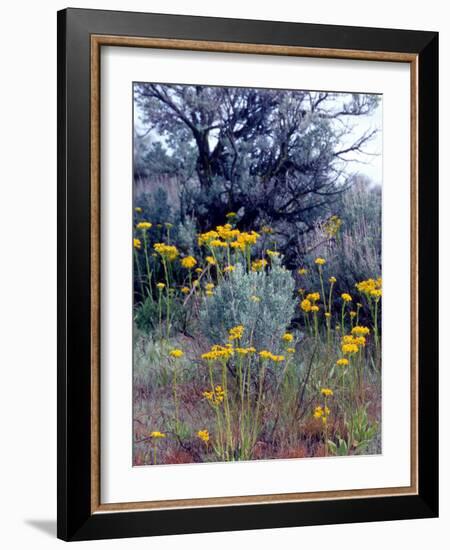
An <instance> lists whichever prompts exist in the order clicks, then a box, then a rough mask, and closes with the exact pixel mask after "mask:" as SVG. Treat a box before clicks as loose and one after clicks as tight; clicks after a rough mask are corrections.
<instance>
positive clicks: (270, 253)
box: [266, 250, 280, 258]
mask: <svg viewBox="0 0 450 550" xmlns="http://www.w3.org/2000/svg"><path fill="white" fill-rule="evenodd" d="M266 254H267V255H268V256H269V258H277V257H278V256H279V255H280V253H279V252H277V251H276V250H266Z"/></svg>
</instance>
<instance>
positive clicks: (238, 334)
mask: <svg viewBox="0 0 450 550" xmlns="http://www.w3.org/2000/svg"><path fill="white" fill-rule="evenodd" d="M244 330H245V329H244V327H243V326H242V325H237V326H236V327H233V328H230V330H229V331H228V334H229V336H228V340H240V339H241V338H242V336H243V334H244Z"/></svg>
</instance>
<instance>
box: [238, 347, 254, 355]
mask: <svg viewBox="0 0 450 550" xmlns="http://www.w3.org/2000/svg"><path fill="white" fill-rule="evenodd" d="M234 351H235V352H236V353H237V354H238V355H248V354H249V353H255V352H256V349H255V348H254V347H248V348H234Z"/></svg>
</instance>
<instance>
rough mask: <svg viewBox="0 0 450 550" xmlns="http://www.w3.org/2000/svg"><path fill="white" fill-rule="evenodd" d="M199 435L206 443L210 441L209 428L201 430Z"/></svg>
mask: <svg viewBox="0 0 450 550" xmlns="http://www.w3.org/2000/svg"><path fill="white" fill-rule="evenodd" d="M197 436H198V437H199V438H200V439H201V440H202V441H204V442H205V443H208V441H209V432H208V430H199V431H198V432H197Z"/></svg>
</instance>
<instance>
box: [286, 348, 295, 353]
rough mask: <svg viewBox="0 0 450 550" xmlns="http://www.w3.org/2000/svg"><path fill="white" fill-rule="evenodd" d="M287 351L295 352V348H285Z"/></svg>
mask: <svg viewBox="0 0 450 550" xmlns="http://www.w3.org/2000/svg"><path fill="white" fill-rule="evenodd" d="M286 351H287V352H288V353H295V348H287V350H286Z"/></svg>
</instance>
